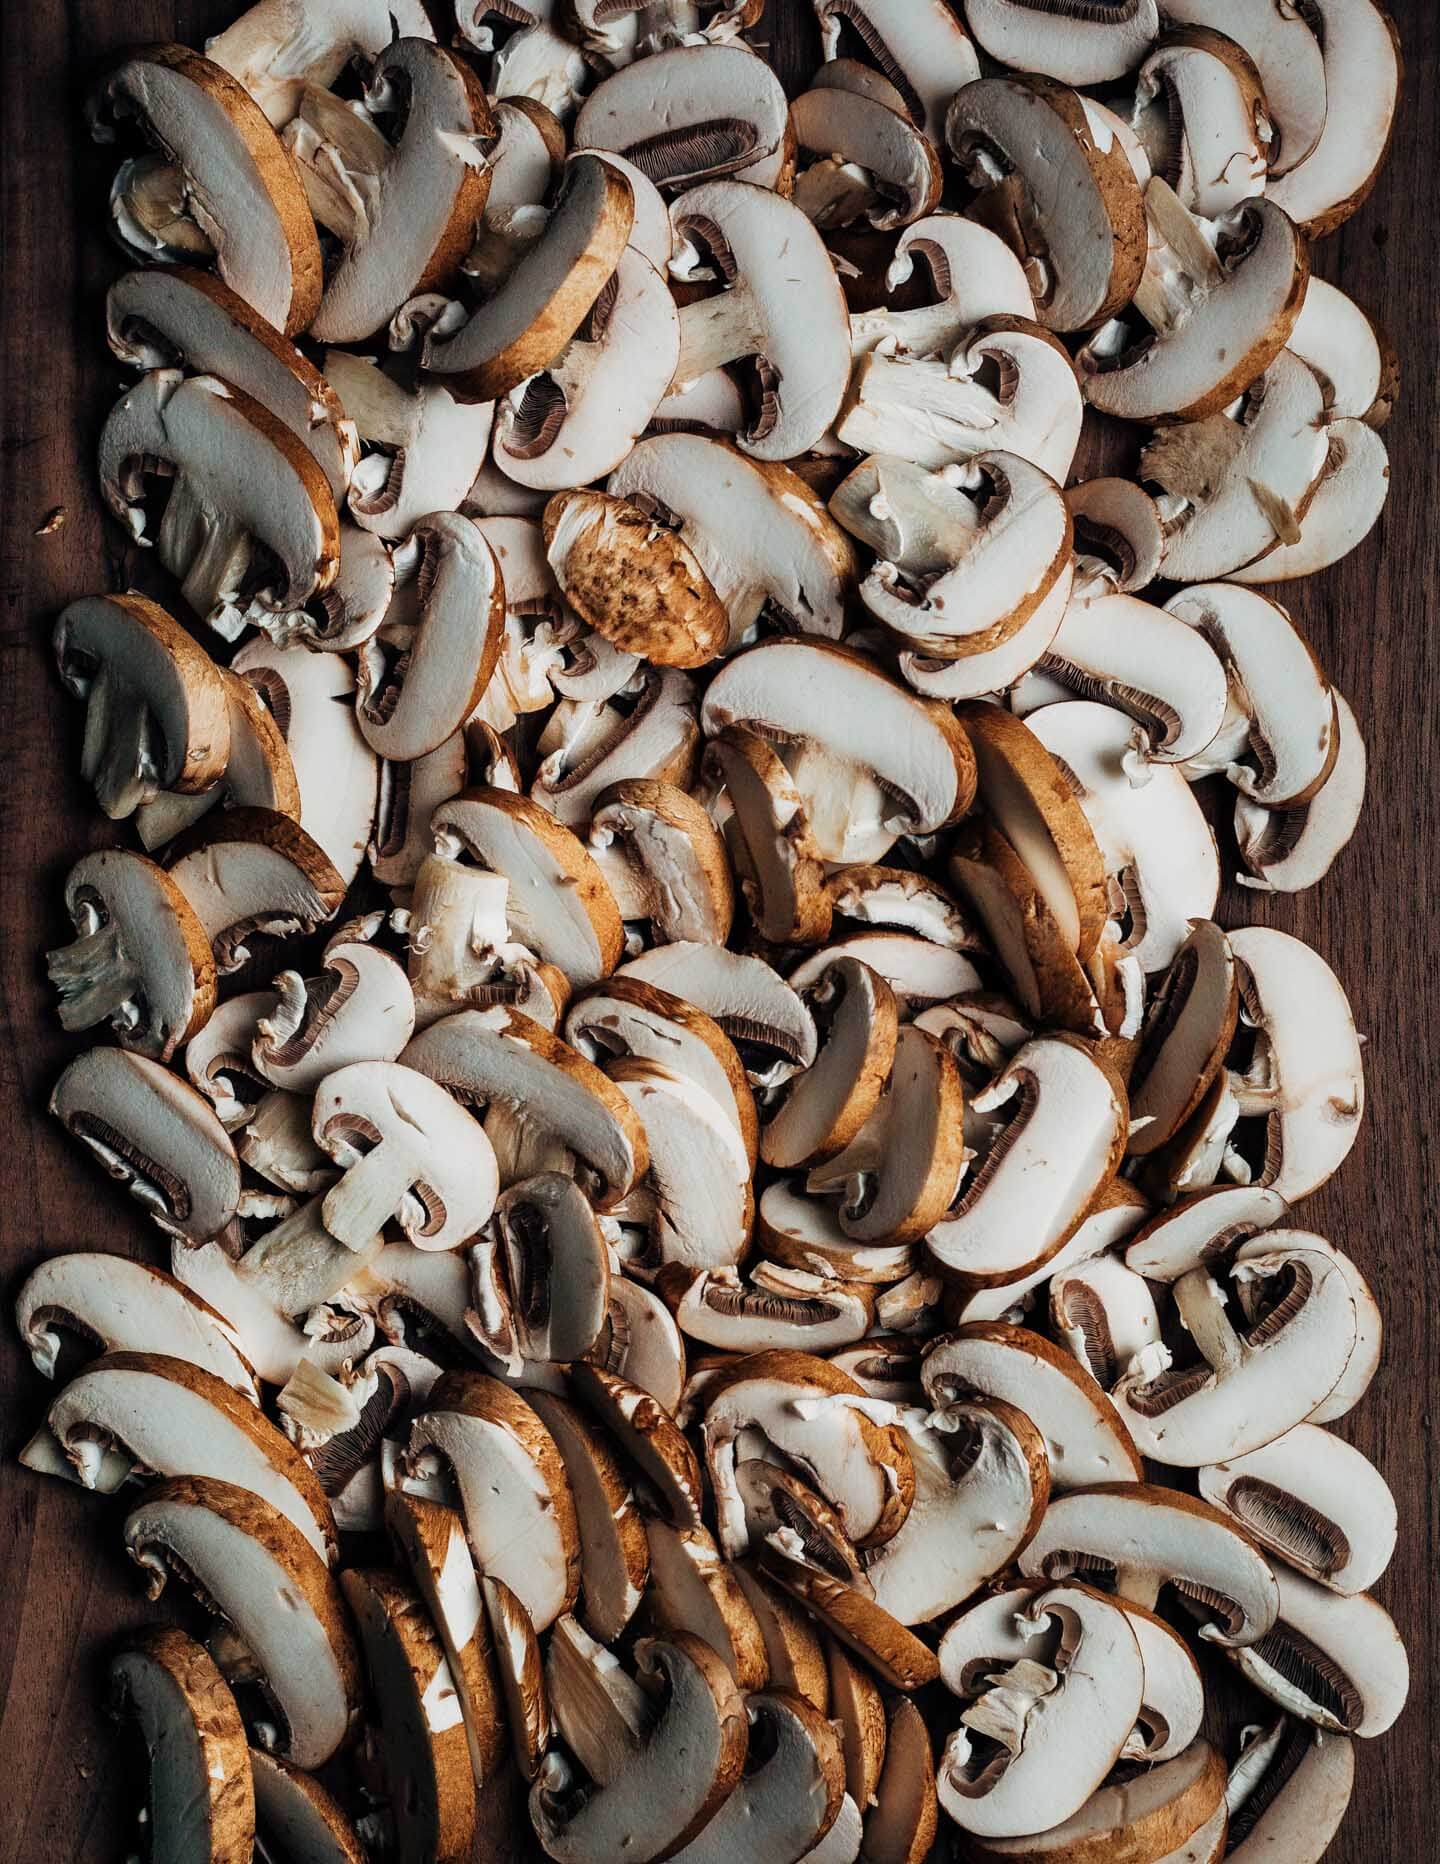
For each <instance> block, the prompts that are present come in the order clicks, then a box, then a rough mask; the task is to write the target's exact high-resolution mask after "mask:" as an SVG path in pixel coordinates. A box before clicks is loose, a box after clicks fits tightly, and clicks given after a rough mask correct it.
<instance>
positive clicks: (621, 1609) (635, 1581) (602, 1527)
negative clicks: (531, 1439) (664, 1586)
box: [526, 1390, 650, 1643]
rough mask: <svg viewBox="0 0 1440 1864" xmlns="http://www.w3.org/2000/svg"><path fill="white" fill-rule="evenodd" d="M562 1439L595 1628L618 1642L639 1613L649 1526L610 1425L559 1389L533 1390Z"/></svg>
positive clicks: (583, 1615)
mask: <svg viewBox="0 0 1440 1864" xmlns="http://www.w3.org/2000/svg"><path fill="white" fill-rule="evenodd" d="M526 1396H527V1398H528V1399H529V1402H530V1404H531V1406H532V1407H533V1408H534V1410H535V1411H536V1412H538V1414H539V1416H540V1419H541V1421H542V1423H543V1424H544V1425H545V1428H546V1429H547V1430H548V1431H549V1432H550V1435H551V1436H552V1437H553V1438H554V1440H555V1447H556V1448H557V1449H558V1450H559V1452H560V1456H561V1459H562V1461H563V1462H564V1465H565V1475H566V1479H567V1480H568V1482H569V1484H570V1490H571V1493H572V1494H573V1496H574V1498H575V1517H576V1522H577V1524H578V1526H579V1530H580V1603H579V1605H578V1607H577V1611H578V1614H579V1617H580V1619H581V1621H582V1623H583V1624H584V1625H585V1627H586V1629H587V1630H588V1631H589V1632H590V1634H591V1635H592V1636H593V1637H595V1638H597V1639H599V1640H600V1641H601V1642H604V1643H613V1642H614V1641H615V1639H617V1638H618V1637H619V1636H620V1635H621V1633H622V1632H623V1631H624V1629H625V1627H626V1625H628V1624H629V1622H630V1620H631V1619H632V1618H633V1617H634V1616H635V1613H636V1611H637V1610H638V1609H639V1606H640V1602H641V1599H642V1598H643V1597H644V1593H645V1585H646V1581H647V1579H648V1577H649V1572H650V1549H649V1542H648V1540H647V1538H646V1528H645V1524H644V1522H643V1521H642V1520H641V1517H640V1514H639V1512H638V1510H637V1508H636V1506H635V1497H634V1495H633V1494H632V1493H631V1490H630V1486H629V1483H628V1481H627V1478H626V1474H625V1470H624V1468H623V1466H622V1464H621V1461H620V1456H619V1453H618V1448H617V1446H616V1443H615V1440H614V1438H613V1437H611V1435H610V1433H609V1432H608V1431H606V1430H605V1429H603V1428H602V1427H601V1426H600V1425H598V1424H596V1423H595V1422H593V1421H592V1420H590V1419H587V1418H585V1417H583V1416H582V1415H581V1413H580V1412H579V1411H577V1410H576V1409H575V1407H574V1406H573V1405H572V1404H570V1403H568V1402H567V1401H566V1400H565V1399H563V1398H559V1397H557V1396H556V1395H555V1394H554V1393H553V1392H547V1391H538V1390H535V1391H530V1392H527V1394H526Z"/></svg>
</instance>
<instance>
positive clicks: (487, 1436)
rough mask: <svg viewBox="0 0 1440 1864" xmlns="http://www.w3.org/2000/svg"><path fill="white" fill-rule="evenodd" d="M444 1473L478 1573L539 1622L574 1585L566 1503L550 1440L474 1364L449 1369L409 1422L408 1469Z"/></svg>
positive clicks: (571, 1507)
mask: <svg viewBox="0 0 1440 1864" xmlns="http://www.w3.org/2000/svg"><path fill="white" fill-rule="evenodd" d="M437 1460H438V1461H442V1462H443V1463H445V1464H446V1465H448V1467H449V1469H450V1470H451V1471H452V1472H453V1474H454V1477H455V1481H456V1483H457V1485H458V1487H459V1492H460V1500H461V1507H462V1510H463V1512H464V1516H465V1533H466V1537H467V1539H468V1540H469V1542H470V1548H471V1551H472V1552H473V1553H474V1556H475V1563H476V1565H477V1566H478V1567H479V1569H480V1571H481V1572H482V1573H483V1574H486V1575H488V1576H489V1577H491V1578H495V1579H499V1580H503V1581H504V1582H505V1584H506V1585H508V1586H509V1587H510V1589H511V1590H512V1591H513V1592H514V1594H515V1596H516V1598H517V1599H518V1600H519V1601H520V1603H521V1605H522V1606H523V1607H524V1609H525V1610H526V1611H527V1612H528V1613H529V1614H530V1616H531V1618H532V1619H533V1620H534V1623H535V1626H536V1629H537V1630H541V1631H543V1630H545V1629H546V1628H547V1627H548V1626H549V1625H550V1624H552V1623H553V1622H554V1620H555V1619H556V1618H557V1617H558V1616H559V1614H560V1613H561V1612H563V1611H568V1610H569V1608H570V1606H571V1605H572V1604H573V1603H574V1600H575V1594H576V1591H577V1589H578V1587H579V1583H580V1541H579V1532H578V1528H577V1525H576V1518H575V1504H574V1501H573V1499H572V1497H571V1494H570V1486H569V1483H568V1481H567V1479H566V1476H565V1466H564V1464H563V1462H562V1461H561V1458H560V1453H559V1451H558V1450H557V1449H556V1447H555V1442H554V1439H553V1438H552V1437H551V1436H550V1433H549V1432H548V1431H547V1430H546V1428H545V1426H544V1425H543V1424H542V1423H541V1421H540V1419H539V1417H538V1416H537V1415H536V1414H535V1412H534V1411H532V1410H531V1408H530V1406H529V1405H528V1404H526V1403H525V1401H524V1399H523V1398H522V1397H521V1396H520V1395H519V1394H518V1393H516V1392H512V1391H511V1390H509V1389H508V1387H506V1386H504V1385H502V1384H500V1383H499V1381H498V1380H496V1379H492V1378H487V1377H486V1376H485V1375H484V1374H483V1373H479V1372H449V1373H446V1374H445V1376H444V1377H443V1378H442V1379H441V1380H440V1382H439V1383H438V1384H437V1385H436V1386H435V1388H434V1390H433V1391H432V1392H431V1393H430V1396H429V1398H428V1399H427V1401H426V1404H425V1408H424V1410H423V1411H422V1412H421V1413H420V1415H419V1416H418V1417H416V1419H415V1420H414V1422H413V1423H412V1425H411V1427H410V1440H409V1449H408V1452H407V1456H406V1463H407V1467H408V1469H410V1470H411V1471H414V1472H416V1473H423V1472H424V1468H425V1465H426V1463H427V1461H430V1462H434V1461H437Z"/></svg>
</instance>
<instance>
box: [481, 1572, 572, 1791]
mask: <svg viewBox="0 0 1440 1864" xmlns="http://www.w3.org/2000/svg"><path fill="white" fill-rule="evenodd" d="M480 1590H481V1592H482V1594H483V1595H484V1599H485V1612H486V1616H487V1617H488V1619H489V1621H490V1636H491V1638H492V1640H493V1643H494V1650H495V1666H496V1669H497V1670H498V1671H499V1674H500V1689H501V1693H502V1695H503V1696H504V1698H505V1710H506V1719H507V1721H508V1722H509V1728H510V1742H511V1749H512V1752H513V1755H514V1760H515V1765H516V1768H517V1769H518V1771H519V1773H520V1777H521V1778H522V1779H523V1780H533V1779H534V1778H535V1776H536V1774H537V1773H538V1772H539V1771H540V1768H541V1766H542V1764H543V1762H544V1759H545V1751H546V1748H547V1747H548V1746H549V1744H550V1742H551V1740H552V1739H553V1738H554V1728H553V1724H552V1722H551V1716H550V1702H549V1696H548V1693H547V1689H546V1681H545V1667H544V1656H543V1654H542V1652H541V1648H540V1639H539V1637H538V1635H537V1634H536V1630H535V1626H534V1623H533V1622H532V1620H531V1618H530V1614H529V1613H528V1612H527V1611H526V1609H525V1607H524V1605H523V1604H522V1603H521V1602H520V1600H519V1598H518V1597H517V1596H516V1594H515V1593H514V1592H513V1591H512V1590H511V1588H510V1587H509V1586H507V1585H506V1584H505V1582H504V1580H503V1579H495V1578H492V1577H491V1575H490V1574H489V1573H483V1574H482V1575H481V1577H480Z"/></svg>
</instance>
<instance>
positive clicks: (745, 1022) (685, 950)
mask: <svg viewBox="0 0 1440 1864" xmlns="http://www.w3.org/2000/svg"><path fill="white" fill-rule="evenodd" d="M619 978H620V981H622V982H629V981H634V982H638V983H642V984H654V985H659V986H660V987H661V988H662V989H663V990H666V991H669V992H671V993H672V994H673V995H675V996H677V997H680V998H682V999H683V1000H684V1001H685V1002H686V1003H690V1004H693V1005H694V1006H695V1008H696V1009H699V1010H703V1011H704V1012H705V1013H706V1015H708V1016H711V1017H713V1018H714V1019H715V1021H716V1022H717V1023H718V1024H719V1026H720V1028H721V1029H722V1030H723V1031H724V1032H725V1034H726V1035H727V1036H729V1038H730V1040H731V1041H732V1042H733V1043H734V1044H735V1045H736V1048H737V1050H738V1051H739V1054H740V1057H741V1060H742V1061H744V1062H745V1064H746V1068H747V1071H748V1073H749V1075H750V1079H751V1081H752V1083H754V1084H755V1085H756V1086H760V1085H764V1086H767V1087H771V1086H778V1085H779V1084H780V1083H781V1082H784V1081H788V1080H789V1079H790V1078H791V1076H792V1075H794V1074H796V1073H798V1072H799V1071H800V1070H801V1069H804V1068H808V1067H810V1065H811V1064H812V1063H813V1062H814V1060H815V1055H816V1046H817V1035H816V1030H815V1019H814V1017H813V1016H812V1015H811V1013H810V1011H809V1010H808V1009H807V1007H806V1006H805V1003H804V1001H803V1000H802V999H801V997H800V995H799V993H798V992H797V991H795V990H793V989H792V988H791V987H790V985H789V984H787V983H786V981H785V979H784V978H783V977H781V976H780V975H779V973H778V972H776V971H774V970H772V969H771V967H770V966H769V965H768V964H766V963H765V961H764V959H762V958H753V957H751V956H749V955H748V954H747V953H745V952H733V951H730V950H728V949H727V948H726V947H725V946H721V945H690V944H670V945H658V946H656V947H655V949H654V950H653V951H647V952H644V953H642V954H641V956H640V957H638V958H632V959H631V960H630V962H629V963H628V964H626V965H624V966H622V968H621V970H620V973H619ZM721 1104H722V1105H723V1104H725V1103H724V1102H723V1101H722V1102H721Z"/></svg>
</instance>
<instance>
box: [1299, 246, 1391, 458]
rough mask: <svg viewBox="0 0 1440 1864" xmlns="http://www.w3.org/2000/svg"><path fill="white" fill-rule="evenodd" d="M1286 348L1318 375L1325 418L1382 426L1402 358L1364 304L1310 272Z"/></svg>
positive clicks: (1386, 416) (1387, 412)
mask: <svg viewBox="0 0 1440 1864" xmlns="http://www.w3.org/2000/svg"><path fill="white" fill-rule="evenodd" d="M1286 348H1287V349H1288V350H1290V351H1291V353H1292V354H1293V355H1296V356H1298V357H1299V358H1300V360H1301V361H1302V362H1304V363H1305V364H1306V365H1307V366H1308V367H1309V368H1310V369H1312V370H1313V371H1314V373H1315V374H1316V375H1317V376H1318V377H1319V380H1320V386H1321V389H1322V390H1323V392H1324V395H1325V413H1326V418H1327V419H1328V420H1331V421H1339V420H1356V421H1365V422H1367V423H1368V424H1369V425H1370V426H1371V427H1383V426H1384V425H1385V423H1386V421H1388V420H1389V418H1390V413H1391V410H1392V409H1393V407H1394V405H1395V401H1396V397H1397V396H1398V394H1399V392H1400V381H1399V376H1400V362H1399V358H1398V357H1397V356H1396V354H1395V351H1394V349H1393V347H1392V346H1391V343H1390V339H1389V338H1388V337H1387V336H1386V334H1385V332H1384V331H1383V330H1382V329H1381V327H1380V325H1379V324H1378V323H1376V321H1375V320H1374V318H1373V317H1371V315H1370V313H1369V312H1368V311H1366V310H1365V309H1364V308H1363V306H1361V305H1359V304H1357V303H1356V302H1355V300H1354V299H1353V298H1350V297H1347V296H1346V294H1345V293H1344V292H1343V291H1341V290H1339V289H1338V287H1336V286H1334V285H1331V284H1328V283H1327V282H1326V280H1325V279H1323V278H1312V279H1311V280H1310V283H1309V286H1308V287H1307V289H1306V292H1305V303H1304V306H1303V307H1302V309H1301V312H1300V316H1299V319H1298V321H1297V322H1296V325H1295V328H1294V329H1293V330H1292V331H1291V333H1290V340H1289V342H1288V343H1287V344H1286Z"/></svg>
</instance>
